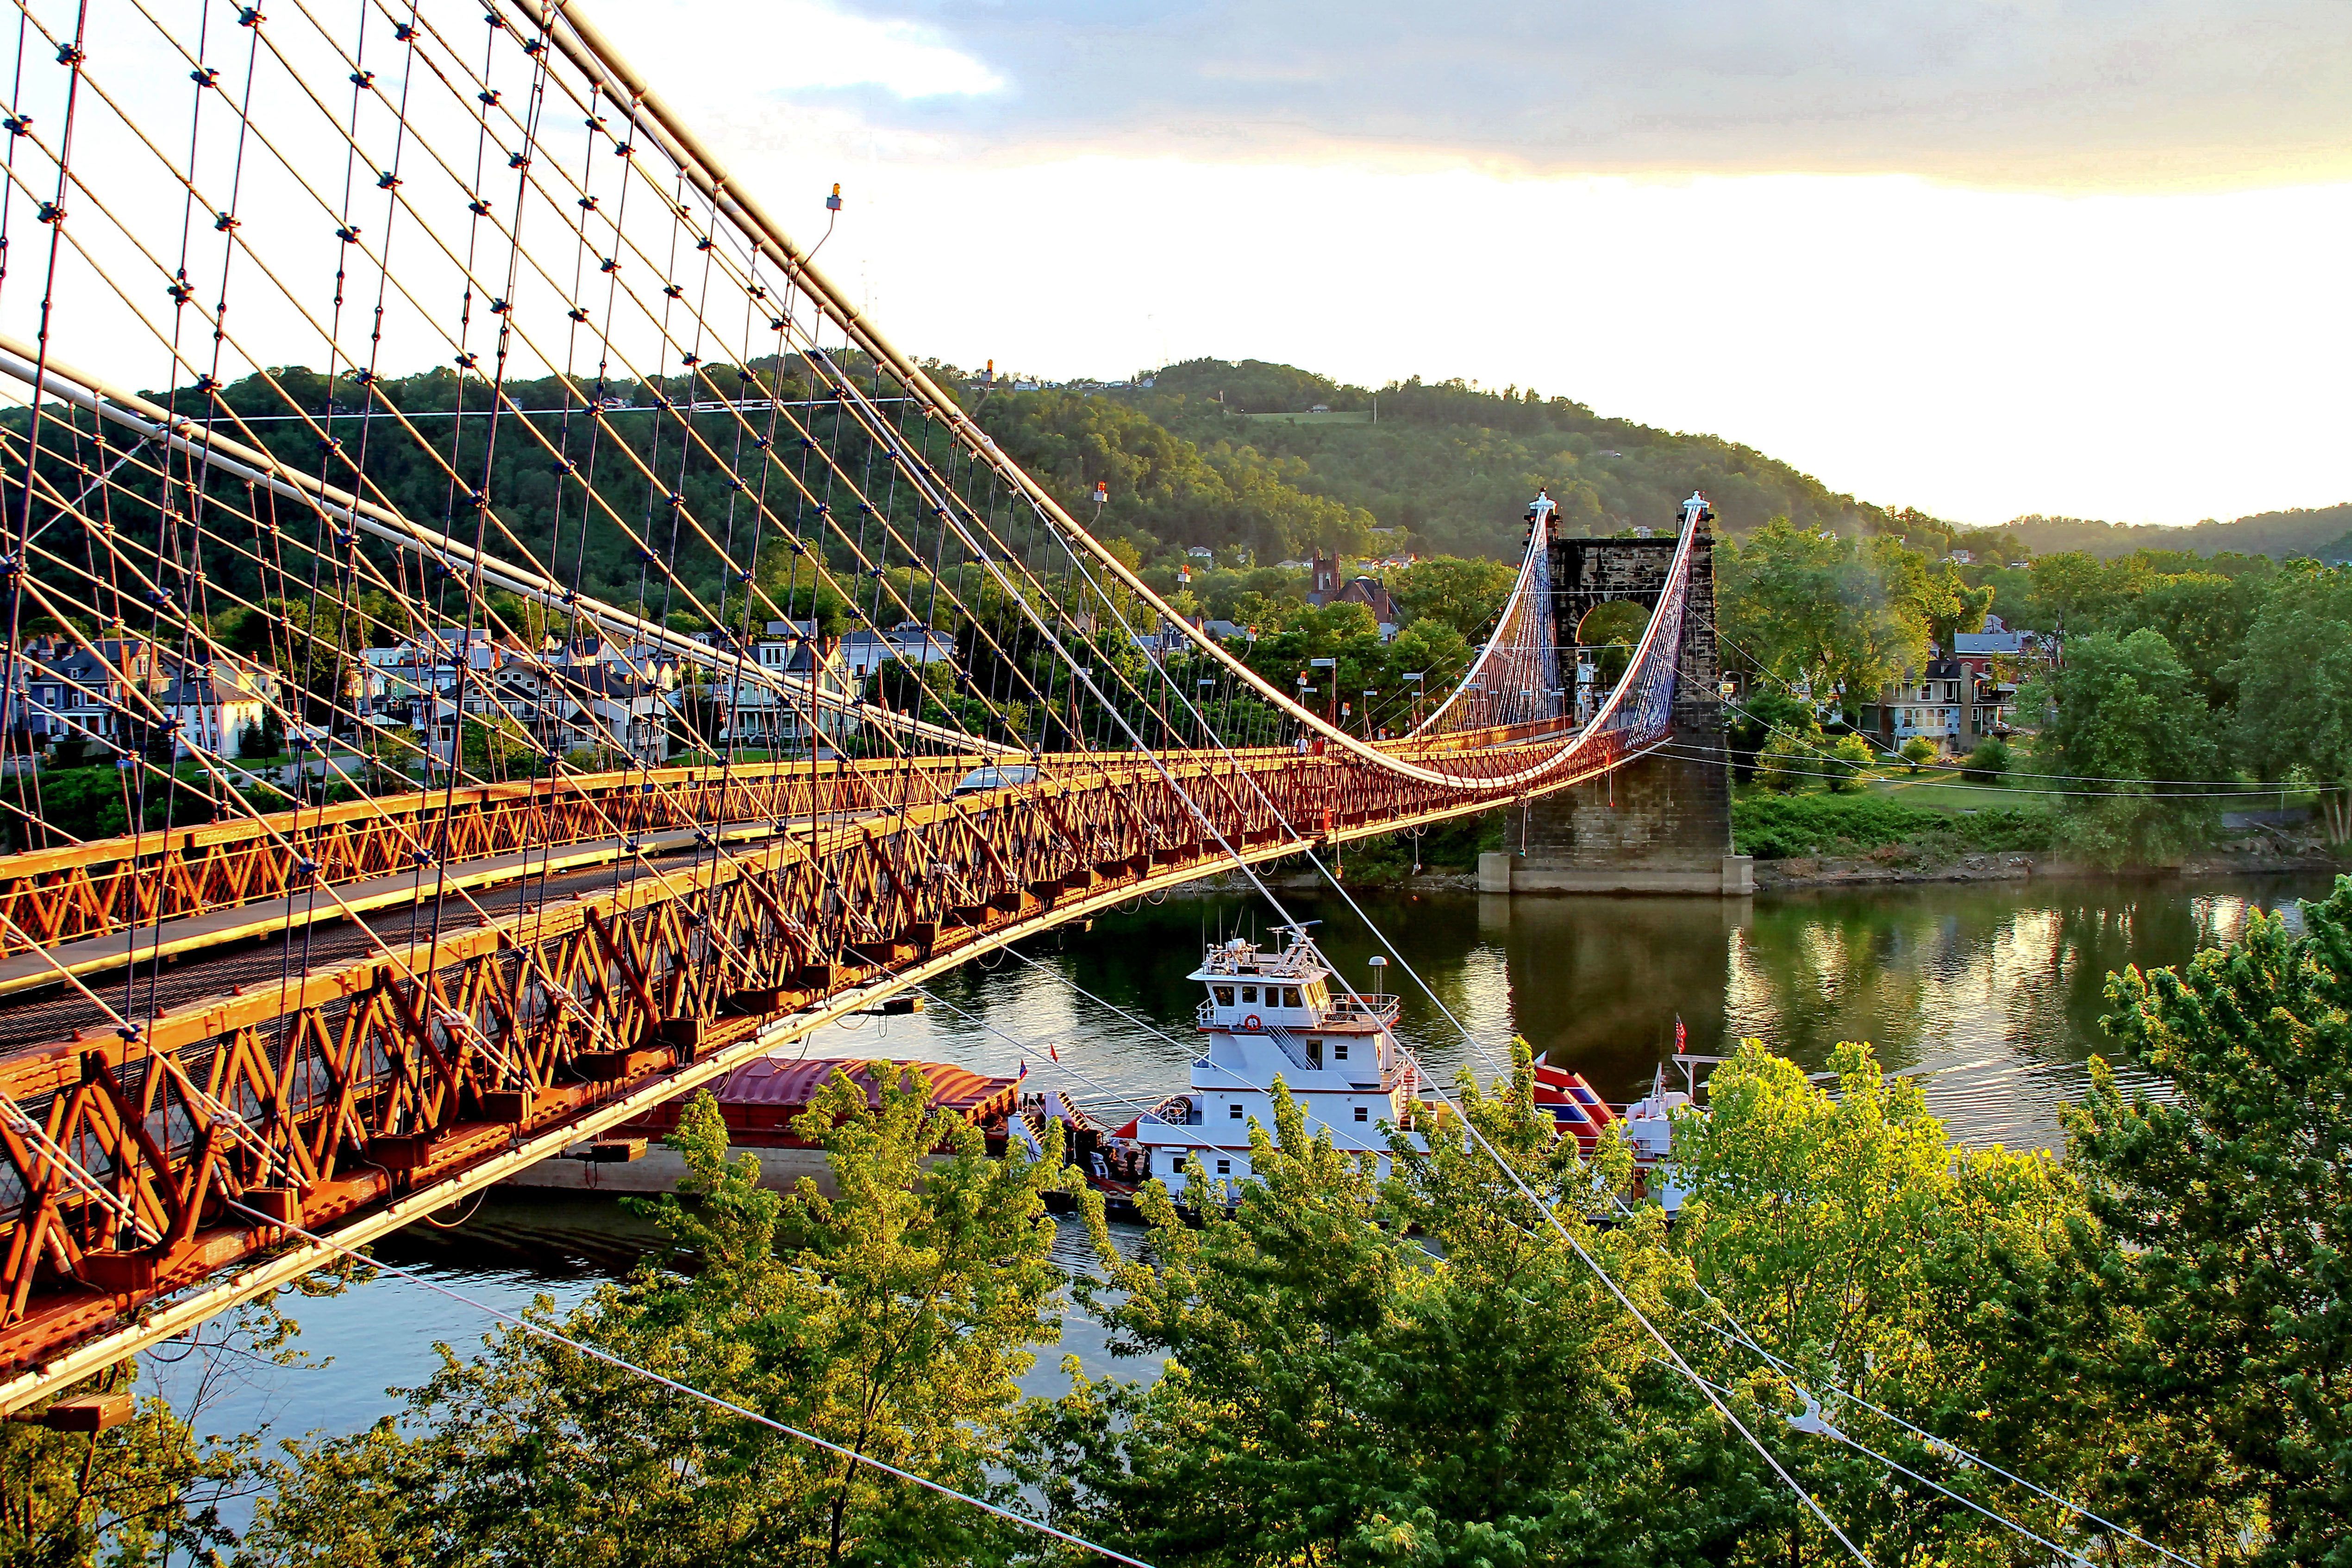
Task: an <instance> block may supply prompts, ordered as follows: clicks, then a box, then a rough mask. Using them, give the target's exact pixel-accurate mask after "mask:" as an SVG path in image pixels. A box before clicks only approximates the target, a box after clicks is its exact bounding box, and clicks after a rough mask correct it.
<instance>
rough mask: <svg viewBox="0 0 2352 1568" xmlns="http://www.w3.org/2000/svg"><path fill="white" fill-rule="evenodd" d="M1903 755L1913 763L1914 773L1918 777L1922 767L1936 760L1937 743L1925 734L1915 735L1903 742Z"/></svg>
mask: <svg viewBox="0 0 2352 1568" xmlns="http://www.w3.org/2000/svg"><path fill="white" fill-rule="evenodd" d="M1902 757H1903V760H1904V761H1906V762H1907V763H1909V764H1910V765H1911V772H1912V775H1913V777H1915V778H1916V777H1917V775H1918V772H1919V769H1920V768H1923V767H1925V766H1926V765H1927V764H1928V763H1930V762H1933V761H1935V760H1936V743H1935V742H1934V741H1932V740H1929V739H1928V738H1927V737H1926V736H1924V735H1915V736H1913V737H1911V738H1910V739H1908V740H1906V741H1905V742H1904V743H1903V747H1902Z"/></svg>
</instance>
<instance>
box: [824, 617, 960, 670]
mask: <svg viewBox="0 0 2352 1568" xmlns="http://www.w3.org/2000/svg"><path fill="white" fill-rule="evenodd" d="M841 655H842V657H843V658H844V659H845V660H846V661H847V663H848V665H849V673H850V674H852V675H853V676H855V677H856V679H858V680H860V681H865V680H870V679H872V678H873V676H874V675H875V674H876V673H877V672H878V671H879V670H880V669H881V668H882V666H883V665H885V664H894V663H904V664H953V663H954V662H955V643H954V642H953V641H952V640H950V639H949V638H947V637H945V636H942V635H941V634H940V633H939V632H934V631H932V630H931V629H930V628H929V627H928V626H925V625H923V624H922V623H921V622H916V621H906V622H900V623H899V624H898V625H896V626H893V627H892V628H890V630H888V631H887V632H874V631H869V630H867V629H866V628H864V627H860V628H858V629H857V630H856V631H854V632H847V633H845V635H844V636H843V637H842V639H841Z"/></svg>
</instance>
